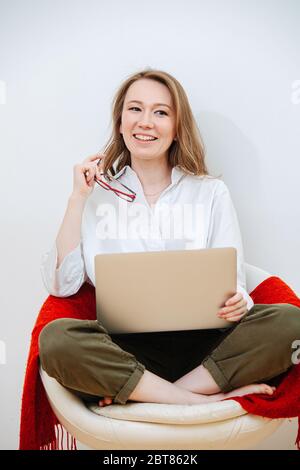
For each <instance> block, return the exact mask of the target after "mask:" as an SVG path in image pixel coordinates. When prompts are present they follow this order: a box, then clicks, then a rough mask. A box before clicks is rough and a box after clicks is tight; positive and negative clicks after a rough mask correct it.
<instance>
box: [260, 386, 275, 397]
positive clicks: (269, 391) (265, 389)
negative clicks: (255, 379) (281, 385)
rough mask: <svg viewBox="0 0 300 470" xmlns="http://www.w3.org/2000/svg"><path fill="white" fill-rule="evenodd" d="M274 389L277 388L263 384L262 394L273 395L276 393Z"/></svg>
mask: <svg viewBox="0 0 300 470" xmlns="http://www.w3.org/2000/svg"><path fill="white" fill-rule="evenodd" d="M274 388H275V387H271V386H270V385H267V384H263V385H262V393H266V394H268V395H273V393H274Z"/></svg>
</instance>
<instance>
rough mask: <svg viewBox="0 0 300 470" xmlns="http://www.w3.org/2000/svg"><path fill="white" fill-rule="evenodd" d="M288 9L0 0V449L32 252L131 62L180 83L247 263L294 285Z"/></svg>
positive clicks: (95, 140)
mask: <svg viewBox="0 0 300 470" xmlns="http://www.w3.org/2000/svg"><path fill="white" fill-rule="evenodd" d="M299 19H300V3H299V2H298V1H297V0H244V1H243V0H240V1H234V0H227V1H223V0H219V1H216V0H209V1H208V0H206V1H204V0H202V1H201V0H194V1H191V0H190V1H182V0H165V1H163V2H161V1H159V0H152V1H151V2H143V1H142V0H139V1H136V0H132V1H127V2H126V1H122V0H119V1H117V0H110V1H107V2H105V1H101V0H98V1H97V0H88V1H85V0H40V1H38V0H9V1H8V0H7V1H5V0H1V1H0V80H1V81H2V82H0V103H2V104H0V125H1V140H0V155H1V175H2V177H1V185H0V190H1V198H0V203H1V261H2V262H1V276H2V277H1V290H2V292H1V314H2V321H1V333H0V340H2V341H5V344H6V356H7V358H6V364H4V365H1V364H0V374H1V388H0V397H1V398H0V408H1V424H0V426H1V429H0V448H3V449H4V448H6V449H14V448H16V447H17V445H18V429H19V410H20V396H21V389H22V384H23V379H24V369H25V362H26V358H27V353H28V347H29V340H30V332H31V329H32V326H33V324H34V321H35V318H36V315H37V313H38V311H39V308H40V306H41V304H42V302H43V301H44V299H45V298H46V296H47V293H46V291H45V290H44V287H43V285H42V281H41V278H40V273H39V263H40V258H41V255H42V253H44V252H45V251H46V250H47V249H48V248H49V247H50V245H51V244H52V243H53V241H54V239H55V236H56V233H57V230H58V228H59V224H60V222H61V219H62V216H63V213H64V210H65V206H66V201H67V197H68V195H69V193H70V191H71V188H72V167H73V165H74V164H75V163H76V162H79V161H81V160H82V159H83V158H85V157H86V156H87V155H89V154H92V153H94V152H95V151H97V150H99V149H100V148H101V147H102V146H103V144H104V142H105V141H106V138H107V137H108V135H109V122H110V117H111V116H110V106H111V100H112V97H113V95H114V93H115V90H116V89H117V87H118V86H119V84H120V83H121V82H122V81H123V80H124V79H125V78H126V77H127V76H128V75H129V74H131V73H133V72H136V71H137V70H139V69H141V68H143V67H145V66H151V67H153V68H156V67H157V68H161V69H163V70H166V71H167V72H169V73H171V74H173V75H174V76H175V77H176V78H177V79H178V80H179V81H180V82H181V83H182V85H183V86H184V88H185V90H186V92H187V94H188V96H189V99H190V103H191V106H192V109H193V112H194V114H195V116H196V118H197V121H198V124H199V128H200V130H201V131H202V135H203V137H204V141H205V144H206V147H207V151H208V155H207V162H208V166H209V169H210V171H211V172H212V173H214V174H219V173H220V172H221V173H223V175H224V181H225V182H226V183H227V184H228V186H229V188H230V190H231V193H232V197H233V200H234V202H235V205H236V209H237V212H238V216H239V220H240V225H241V230H242V235H243V241H244V250H245V259H246V261H247V262H249V263H251V264H255V265H257V266H260V267H262V268H264V269H266V270H268V271H270V272H272V273H274V274H276V275H278V276H280V277H282V278H283V279H284V280H285V281H286V282H287V283H288V284H289V285H290V286H291V287H292V288H293V289H294V290H296V291H297V292H299V291H300V272H299V249H300V241H299V233H300V213H299V200H300V190H299V173H300V163H299V162H300V159H299V153H300V143H299V122H300V93H299V88H300V87H299V83H297V82H296V80H297V79H298V80H299V78H300V70H299V66H300V63H299V57H300V54H299V44H300V32H299V31H300V30H299V27H298V26H299ZM5 87H6V97H5ZM293 87H295V89H293ZM293 93H294V95H293ZM282 429H283V430H282ZM282 429H281V430H279V431H278V432H277V433H276V435H275V436H274V439H277V441H274V440H273V441H272V442H273V443H272V442H271V443H269V444H266V445H269V446H271V447H272V445H273V446H274V445H275V446H276V445H278V446H280V445H283V444H282V443H283V442H284V446H285V447H284V448H289V447H290V448H293V443H294V440H295V426H294V428H293V429H291V425H290V424H288V425H287V427H286V428H282ZM29 432H30V430H29ZM280 433H281V434H280ZM274 442H275V444H274Z"/></svg>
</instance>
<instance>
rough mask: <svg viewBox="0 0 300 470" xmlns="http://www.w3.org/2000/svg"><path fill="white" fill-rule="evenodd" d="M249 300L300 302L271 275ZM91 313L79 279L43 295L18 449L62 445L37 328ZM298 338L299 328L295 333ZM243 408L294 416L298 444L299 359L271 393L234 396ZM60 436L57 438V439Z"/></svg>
mask: <svg viewBox="0 0 300 470" xmlns="http://www.w3.org/2000/svg"><path fill="white" fill-rule="evenodd" d="M250 295H251V297H252V299H253V301H254V303H255V304H274V303H290V304H293V305H296V306H298V307H300V299H299V297H297V296H296V294H295V293H294V292H293V291H292V289H290V287H289V286H288V285H287V284H285V283H284V282H283V281H282V280H281V279H279V278H278V277H275V276H271V277H269V278H268V279H266V280H265V281H263V282H262V283H261V284H259V285H258V286H257V287H256V288H255V289H254V290H253V291H252V292H251V293H250ZM62 317H70V318H79V319H83V320H85V319H89V320H93V319H95V318H96V304H95V288H94V287H93V286H91V285H90V284H87V283H85V284H84V285H83V286H82V287H81V289H80V290H79V291H78V292H77V294H75V295H72V296H70V297H66V298H59V297H54V296H51V295H50V296H49V297H48V298H47V299H46V301H45V302H44V304H43V305H42V308H41V310H40V313H39V316H38V318H37V320H36V323H35V326H34V328H33V331H32V335H31V345H30V351H29V355H28V361H27V368H26V374H25V381H24V388H23V397H22V409H21V425H20V446H19V448H20V449H23V450H25V449H33V450H39V449H49V450H50V449H59V448H63V444H62V438H63V433H64V432H65V433H66V431H65V430H63V428H62V427H61V425H60V423H59V422H58V419H57V418H56V416H55V415H54V413H53V411H52V409H51V407H50V405H49V402H48V399H47V397H46V394H45V390H44V387H43V385H42V382H41V379H40V375H39V362H38V355H39V351H38V337H39V334H40V331H41V330H42V328H43V327H44V326H45V325H46V324H47V323H48V322H50V321H52V320H55V319H56V318H62ZM299 339H300V333H299ZM235 400H237V401H238V402H239V403H240V404H241V405H242V407H243V408H244V409H245V410H246V411H248V412H249V413H253V414H256V415H259V416H265V417H268V418H292V417H296V416H298V418H299V430H298V436H297V439H296V445H297V447H298V449H300V364H298V365H294V366H293V367H292V368H291V369H290V371H288V372H287V373H286V374H285V375H284V376H283V378H282V380H281V382H280V384H279V386H277V390H276V392H275V394H274V395H273V396H267V395H256V394H252V395H247V396H244V397H236V398H235ZM66 436H67V448H70V449H76V441H75V439H74V438H73V437H72V436H70V435H68V433H66ZM60 441H61V442H60Z"/></svg>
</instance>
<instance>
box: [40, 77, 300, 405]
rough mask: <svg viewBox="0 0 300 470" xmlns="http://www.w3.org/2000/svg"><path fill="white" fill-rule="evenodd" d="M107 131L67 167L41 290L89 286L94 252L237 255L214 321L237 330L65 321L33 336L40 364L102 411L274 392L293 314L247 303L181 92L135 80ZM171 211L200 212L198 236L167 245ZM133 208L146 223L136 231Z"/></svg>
mask: <svg viewBox="0 0 300 470" xmlns="http://www.w3.org/2000/svg"><path fill="white" fill-rule="evenodd" d="M113 125H114V129H113V135H112V137H111V140H110V142H109V143H108V145H107V147H106V148H105V150H104V153H102V154H96V155H92V156H90V157H88V158H86V159H85V160H84V161H83V163H82V164H78V165H75V167H74V175H73V191H72V194H71V195H70V197H69V200H68V206H67V210H66V213H65V216H64V219H63V222H62V225H61V227H60V230H59V233H58V235H57V238H56V242H55V244H54V246H53V248H52V250H51V251H50V252H49V253H47V254H46V255H45V256H44V259H43V262H42V276H43V280H44V283H45V286H46V288H47V290H48V291H49V293H50V294H52V295H56V296H61V297H66V296H69V295H72V294H74V293H76V292H77V291H78V290H79V288H80V287H81V285H82V284H83V283H84V282H85V281H87V282H90V283H91V284H95V279H94V256H95V255H96V254H97V253H112V252H126V251H127V252H130V251H147V250H149V251H157V250H165V249H166V250H174V249H190V248H213V247H221V246H233V247H235V248H236V249H237V254H238V256H237V273H238V276H237V278H238V282H237V292H236V294H235V295H234V296H232V297H231V298H230V299H228V300H227V302H226V305H225V306H224V307H223V308H222V309H220V312H219V313H218V315H219V316H220V317H223V318H225V319H227V320H228V321H230V322H232V323H233V325H232V327H231V328H228V329H226V331H224V330H218V329H215V330H195V331H186V332H185V331H179V332H178V331H176V332H159V333H137V334H131V335H124V334H123V335H109V334H108V332H107V330H105V328H104V327H103V325H101V324H100V323H99V322H97V321H83V320H75V319H67V318H63V319H60V320H55V321H53V322H51V323H49V324H48V325H47V326H46V327H45V328H44V329H43V331H42V332H41V335H40V340H39V346H40V359H41V363H42V367H43V368H44V369H45V370H46V372H47V373H48V374H49V375H50V376H52V377H55V378H56V379H57V380H58V381H59V382H60V383H61V384H63V385H64V386H65V387H67V388H69V389H70V390H72V391H73V392H74V393H76V394H78V395H79V396H81V397H82V398H84V399H86V400H96V401H99V400H100V401H99V404H100V406H104V405H107V404H110V403H112V401H114V403H121V404H125V403H126V402H127V401H128V400H131V401H141V402H155V403H186V404H196V403H206V402H210V401H218V400H222V399H224V398H228V397H231V396H237V395H245V394H248V393H265V394H269V395H271V394H273V392H274V389H275V387H272V386H271V384H270V382H269V384H268V383H262V382H267V381H269V380H270V379H271V378H273V377H275V378H276V377H278V376H279V374H281V373H283V372H285V371H286V370H287V369H288V368H290V367H291V366H292V362H291V344H292V342H293V341H294V340H295V339H297V338H298V337H299V331H300V315H299V311H300V309H298V308H297V307H295V306H293V305H290V304H275V305H263V304H258V305H253V301H252V299H251V297H250V296H249V295H248V294H247V291H246V283H245V271H244V261H243V248H242V241H241V235H240V230H239V224H238V219H237V216H236V212H235V209H234V206H233V204H232V201H231V198H230V194H229V191H228V188H227V187H226V185H225V184H224V182H222V181H221V180H220V179H218V178H214V177H212V176H210V175H209V174H208V171H207V168H206V165H205V161H204V149H203V145H202V141H201V137H200V134H199V131H198V128H197V125H196V122H195V120H194V117H193V114H192V111H191V108H190V105H189V102H188V98H187V96H186V94H185V91H184V90H183V88H182V86H181V85H180V83H179V82H178V81H177V80H176V79H175V78H174V77H172V76H171V75H169V74H168V73H165V72H163V71H159V70H151V69H150V70H145V71H142V72H140V73H136V74H134V75H133V76H131V77H129V78H128V79H127V80H126V81H125V83H123V84H122V86H121V87H120V88H119V90H118V92H117V94H116V97H115V100H114V104H113ZM115 163H116V168H115V166H114V164H115ZM107 175H110V176H111V177H112V176H113V177H114V181H113V180H112V178H110V179H109V177H108V176H107ZM95 181H97V182H99V185H97V184H96V186H95ZM124 185H125V186H124ZM110 189H113V190H110ZM118 196H120V197H118ZM176 204H177V205H179V207H183V206H184V205H188V206H189V207H191V208H193V209H194V208H197V207H202V208H204V210H203V211H202V212H201V214H199V213H198V214H197V211H196V213H195V214H194V215H193V220H192V222H194V223H195V222H197V221H198V220H199V219H200V218H201V225H200V226H199V225H197V224H196V225H197V228H196V229H194V225H193V224H192V230H190V231H189V233H188V234H186V233H185V232H184V233H181V235H180V236H179V237H178V236H177V237H175V236H174V234H173V236H172V234H169V236H167V237H164V236H162V231H161V230H162V223H163V221H166V220H169V219H168V217H167V218H166V217H163V220H160V221H159V220H158V217H157V216H158V213H159V210H160V209H161V207H162V206H164V207H166V206H167V207H169V208H170V207H173V206H174V205H176ZM125 209H126V210H128V212H127V215H126V217H127V219H126V224H125V220H124V210H125ZM132 209H134V211H135V212H134V215H136V211H140V215H142V217H141V220H140V223H139V228H138V229H137V226H136V223H135V220H134V218H133V220H132V217H131V216H130V213H129V212H130V210H132ZM121 214H123V215H122V217H121ZM131 215H132V214H131ZM169 216H170V212H169ZM198 216H199V217H198ZM200 216H201V217H200ZM125 226H126V230H124V229H125ZM174 226H175V227H174ZM149 227H150V229H151V233H150V234H149V230H148V232H147V228H149ZM178 227H179V228H185V221H184V222H183V220H182V219H180V218H179V219H178V218H177V219H176V223H175V224H173V228H177V229H178ZM193 229H194V230H193ZM141 232H142V233H141ZM153 233H155V234H156V237H155V236H153ZM116 288H117V286H116Z"/></svg>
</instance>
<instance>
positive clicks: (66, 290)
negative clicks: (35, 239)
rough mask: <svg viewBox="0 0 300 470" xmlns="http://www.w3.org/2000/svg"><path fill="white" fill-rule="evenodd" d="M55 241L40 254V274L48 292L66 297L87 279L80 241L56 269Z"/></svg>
mask: <svg viewBox="0 0 300 470" xmlns="http://www.w3.org/2000/svg"><path fill="white" fill-rule="evenodd" d="M56 266H57V247H56V243H54V245H53V246H52V249H51V250H50V251H48V252H47V253H45V254H44V255H43V256H42V261H41V275H42V279H43V283H44V285H45V288H46V290H47V291H48V292H49V294H51V295H54V296H56V297H68V296H69V295H73V294H76V292H78V290H79V289H80V287H81V286H82V284H83V283H84V282H85V281H86V280H87V274H86V270H85V265H84V259H83V255H82V246H81V243H79V244H78V245H77V247H76V248H75V249H74V250H72V251H71V252H70V253H69V254H68V255H67V256H65V258H64V259H63V261H62V263H61V265H60V266H59V268H58V269H56Z"/></svg>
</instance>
